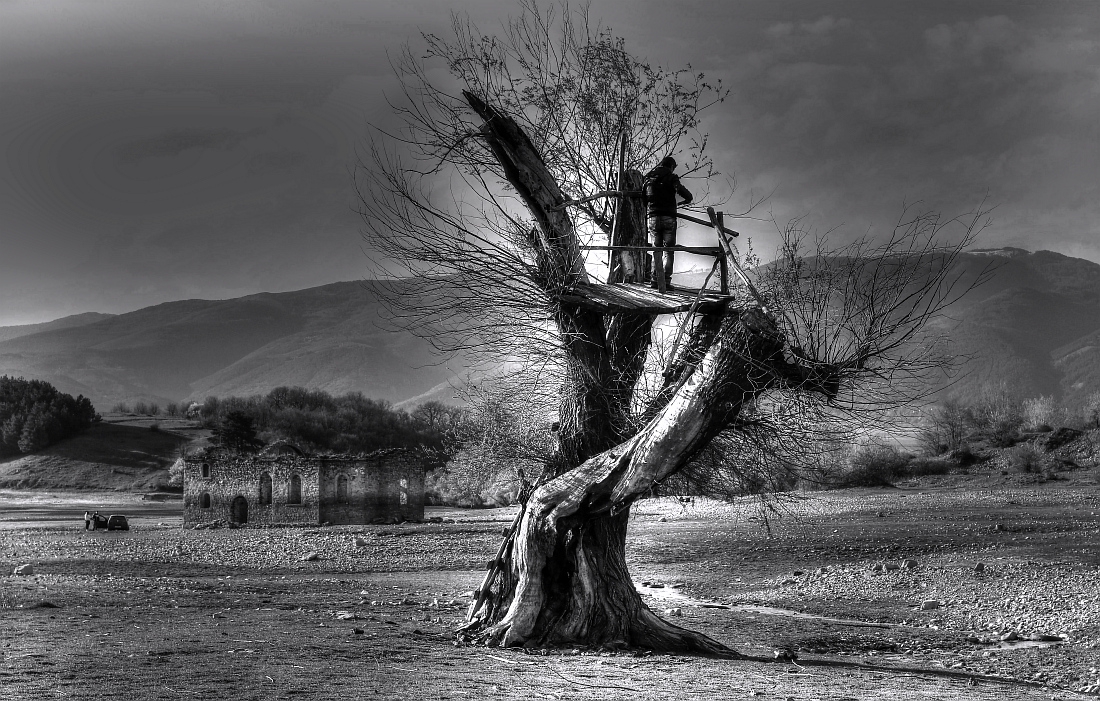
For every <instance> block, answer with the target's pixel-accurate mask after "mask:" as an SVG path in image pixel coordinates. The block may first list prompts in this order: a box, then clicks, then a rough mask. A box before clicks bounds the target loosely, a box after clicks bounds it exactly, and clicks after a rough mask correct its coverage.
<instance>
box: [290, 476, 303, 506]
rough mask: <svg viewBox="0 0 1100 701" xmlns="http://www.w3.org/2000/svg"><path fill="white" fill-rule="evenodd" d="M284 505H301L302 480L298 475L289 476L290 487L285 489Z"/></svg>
mask: <svg viewBox="0 0 1100 701" xmlns="http://www.w3.org/2000/svg"><path fill="white" fill-rule="evenodd" d="M286 503H288V504H301V503H302V478H301V477H299V476H298V475H291V476H290V485H289V488H288V489H287V495H286Z"/></svg>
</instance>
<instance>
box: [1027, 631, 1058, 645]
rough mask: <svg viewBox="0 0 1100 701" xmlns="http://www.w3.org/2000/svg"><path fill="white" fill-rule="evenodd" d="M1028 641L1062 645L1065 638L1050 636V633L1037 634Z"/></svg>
mask: <svg viewBox="0 0 1100 701" xmlns="http://www.w3.org/2000/svg"><path fill="white" fill-rule="evenodd" d="M1028 640H1033V641H1035V642H1037V643H1060V642H1063V640H1064V638H1062V636H1060V635H1050V634H1048V633H1036V634H1035V635H1032V636H1031V637H1030V638H1028Z"/></svg>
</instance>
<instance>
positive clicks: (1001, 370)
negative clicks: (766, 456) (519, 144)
mask: <svg viewBox="0 0 1100 701" xmlns="http://www.w3.org/2000/svg"><path fill="white" fill-rule="evenodd" d="M959 262H960V267H959V275H960V284H963V285H965V284H967V282H968V281H971V280H974V279H976V278H977V277H978V276H979V275H980V274H981V273H982V271H983V270H986V269H987V268H988V267H989V266H990V265H992V266H993V267H994V270H993V275H992V277H991V278H990V280H989V281H988V282H987V283H986V284H983V285H981V286H979V287H977V288H975V289H973V290H971V291H970V293H968V294H967V295H966V296H965V297H964V298H963V299H962V300H961V301H960V302H958V303H957V304H956V305H953V306H952V307H950V308H949V309H948V312H947V314H946V315H945V316H944V317H943V318H941V319H939V320H937V322H936V324H935V330H938V331H939V332H941V333H944V334H946V335H947V336H949V337H950V338H951V343H952V348H953V349H954V351H955V352H956V353H958V354H959V355H960V356H972V357H973V358H975V360H972V361H971V362H969V363H964V364H963V365H962V366H961V368H960V369H961V371H962V374H961V375H960V376H958V377H956V378H954V380H953V381H950V382H949V381H948V380H947V379H946V378H945V380H944V388H943V389H942V390H941V394H942V396H947V397H954V398H958V399H961V400H964V401H973V400H974V399H975V398H976V397H977V396H979V395H980V393H981V392H982V391H985V390H986V389H988V388H991V387H994V388H996V387H1007V388H1008V389H1009V390H1010V391H1011V392H1012V393H1013V394H1016V395H1018V397H1019V398H1024V397H1032V396H1039V395H1053V396H1055V397H1057V398H1059V399H1060V400H1062V401H1064V402H1066V403H1067V404H1069V405H1077V404H1080V403H1081V402H1083V401H1085V399H1086V398H1087V397H1088V395H1089V394H1090V393H1091V392H1096V391H1100V265H1097V264H1096V263H1092V262H1090V261H1086V260H1083V259H1079V258H1072V257H1070V256H1065V255H1063V254H1059V253H1054V252H1052V251H1036V252H1034V253H1031V252H1028V251H1025V250H1023V249H1018V248H1004V249H979V250H975V251H972V252H968V253H966V254H963V255H962V256H961V257H960V260H959ZM383 284H384V285H385V286H386V288H387V291H389V292H393V287H394V286H395V285H396V287H397V288H401V287H403V286H413V285H415V284H416V281H415V280H404V281H397V282H386V283H379V282H376V281H351V282H336V283H330V284H327V285H321V286H318V287H312V288H306V289H303V290H295V291H292V292H280V293H271V292H261V293H256V294H252V295H247V296H244V297H240V298H236V299H230V300H195V299H192V300H179V301H175V302H165V303H163V304H158V305H154V306H151V307H145V308H143V309H139V310H135V311H133V312H129V313H126V314H118V315H95V314H94V313H91V314H90V315H74V316H72V317H65V318H63V319H58V320H55V321H53V322H47V323H46V324H41V325H31V326H33V327H37V328H35V329H30V331H31V332H29V333H26V332H25V331H28V328H25V327H0V374H7V375H15V376H22V377H27V378H28V379H30V378H34V379H44V380H47V381H49V382H51V383H53V384H54V385H55V386H57V387H58V389H61V390H62V391H65V392H69V393H71V394H74V395H75V394H78V393H79V394H84V395H85V396H87V397H89V398H91V399H92V401H93V403H95V404H96V405H97V407H99V408H101V409H105V408H107V407H108V406H110V405H111V404H113V403H117V402H127V403H130V402H134V401H138V400H142V401H156V402H161V403H164V402H168V401H181V400H188V401H190V400H200V401H201V400H202V398H204V397H205V396H207V395H217V396H227V395H250V394H259V393H265V392H267V391H269V390H270V389H273V388H274V387H277V386H280V385H299V386H303V387H308V388H311V389H323V390H325V391H328V392H330V393H333V394H344V393H346V392H363V393H364V394H365V395H367V396H370V397H373V398H376V399H384V400H388V401H391V402H394V403H395V404H399V405H401V406H405V405H408V404H409V403H410V402H415V401H417V400H419V399H421V398H432V399H441V400H443V401H453V398H454V392H453V390H451V387H452V386H453V385H458V384H461V383H462V381H464V380H465V379H466V374H467V371H466V365H467V364H466V362H465V361H464V360H463V359H462V358H456V359H453V360H450V361H446V362H441V359H440V358H439V356H437V355H435V354H434V353H433V351H432V348H431V346H430V344H429V343H428V342H427V341H426V340H424V339H423V338H419V337H418V336H416V335H413V334H412V333H409V332H406V331H394V330H391V327H392V323H391V321H390V319H389V317H388V315H387V313H386V309H385V304H384V302H383V300H382V299H381V296H380V292H381V287H382V285H383ZM10 329H22V331H23V332H19V333H18V334H17V335H14V336H7V337H5V336H4V335H3V333H4V332H5V331H6V330H10ZM12 333H15V332H12Z"/></svg>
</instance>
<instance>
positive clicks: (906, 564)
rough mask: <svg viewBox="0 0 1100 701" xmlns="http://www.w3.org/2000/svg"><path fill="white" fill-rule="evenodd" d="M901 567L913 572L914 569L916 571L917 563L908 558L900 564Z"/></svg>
mask: <svg viewBox="0 0 1100 701" xmlns="http://www.w3.org/2000/svg"><path fill="white" fill-rule="evenodd" d="M901 567H902V569H905V570H915V569H917V561H916V560H913V559H911V558H910V559H908V560H905V561H903V562H902V563H901Z"/></svg>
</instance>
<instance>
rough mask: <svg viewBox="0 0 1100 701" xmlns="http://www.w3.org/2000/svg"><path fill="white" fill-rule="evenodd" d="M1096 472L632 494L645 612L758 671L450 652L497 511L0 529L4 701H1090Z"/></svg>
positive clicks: (1097, 542) (621, 658) (488, 550)
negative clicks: (680, 496)
mask: <svg viewBox="0 0 1100 701" xmlns="http://www.w3.org/2000/svg"><path fill="white" fill-rule="evenodd" d="M1095 477H1096V475H1095V474H1092V473H1087V474H1086V473H1079V474H1077V475H1076V476H1075V477H1074V479H1073V480H1071V481H1047V482H1044V483H1042V484H1011V483H1010V484H1004V483H1003V482H1002V483H1001V484H1000V485H993V486H988V485H985V486H982V487H976V486H974V485H973V484H969V486H968V483H966V482H965V481H964V483H962V484H958V483H957V484H944V483H943V482H942V478H940V479H941V481H939V482H929V483H922V484H914V485H910V486H908V487H906V488H902V489H892V490H874V491H871V490H858V491H852V490H846V491H836V492H821V493H816V494H811V495H809V496H808V498H801V499H796V500H790V501H786V502H783V503H780V504H777V505H774V508H764V509H762V508H761V507H760V505H759V504H758V503H757V502H755V501H752V500H745V501H744V502H741V503H737V504H732V505H725V504H717V503H714V502H706V501H702V500H697V501H696V503H695V504H689V505H681V504H680V503H679V502H677V501H675V500H653V501H647V502H643V503H641V504H639V505H637V506H636V507H635V509H634V521H633V524H632V528H631V533H630V541H629V545H628V547H629V553H628V554H629V557H630V560H631V567H632V572H633V574H634V575H635V578H636V581H637V583H638V586H639V590H640V591H641V592H642V593H643V595H644V596H645V597H646V600H647V601H648V602H649V603H650V605H651V606H652V607H653V608H655V609H658V610H661V611H664V612H665V615H666V616H670V617H672V618H673V619H674V620H675V621H676V622H677V623H679V624H682V625H685V626H687V627H690V628H693V629H697V630H701V631H703V632H706V633H707V634H708V635H711V636H712V637H715V638H717V639H719V640H721V641H723V642H725V643H726V644H728V645H730V646H731V647H733V648H735V649H737V650H739V651H740V652H742V653H745V654H747V655H749V656H750V660H748V661H727V660H702V659H698V658H685V657H676V656H662V655H640V656H636V653H631V652H625V653H624V652H616V653H612V652H608V651H599V650H572V649H570V650H553V651H546V652H547V656H545V657H544V656H541V655H535V656H532V655H529V654H524V653H520V652H516V651H510V650H487V649H485V648H456V647H454V646H453V645H452V642H453V641H452V639H451V631H452V630H453V629H454V627H455V626H456V625H457V624H458V623H459V621H460V620H461V618H462V615H463V612H464V609H465V606H466V604H467V602H468V601H469V598H468V596H467V594H468V592H469V590H470V589H472V588H473V587H474V586H476V583H477V582H478V581H479V578H480V575H481V570H482V568H483V566H484V564H485V560H486V559H487V558H488V557H490V556H491V555H492V553H493V552H495V550H496V547H497V545H498V544H499V539H500V537H501V531H502V529H503V528H504V527H505V526H506V525H507V524H508V523H509V522H510V520H511V516H512V512H511V511H510V510H508V509H490V510H483V511H460V510H439V511H434V512H433V513H432V515H436V516H440V517H443V518H444V519H445V522H444V523H434V524H428V523H426V524H404V525H401V526H364V527H339V528H280V529H239V530H238V529H235V530H224V529H218V530H203V531H190V530H182V529H181V528H180V527H179V519H178V517H164V516H159V517H158V516H153V515H150V516H148V517H137V518H134V519H132V520H131V525H132V530H131V531H130V532H128V533H102V532H98V533H84V532H81V531H80V530H79V528H80V525H81V524H80V523H79V522H76V523H72V524H67V523H66V524H59V523H56V522H49V521H44V522H40V523H26V524H23V525H19V524H12V523H8V524H7V525H6V526H5V527H4V528H0V572H3V573H10V572H12V571H13V570H14V568H15V567H16V566H18V565H24V564H30V565H31V567H32V569H33V572H34V574H32V575H26V576H11V575H9V576H0V620H2V621H3V625H2V626H0V627H2V629H3V630H4V633H3V634H2V636H0V652H2V653H3V664H2V665H0V698H6V697H5V696H4V694H5V693H9V694H11V693H14V694H15V695H14V696H10V698H32V697H43V696H47V695H48V696H50V697H62V698H63V697H66V696H76V695H82V693H83V692H86V691H88V690H89V688H95V689H96V690H97V697H98V698H108V699H109V698H127V699H143V698H175V697H184V696H190V695H194V694H198V695H205V696H209V697H211V698H228V697H230V696H233V697H237V698H257V699H260V698H262V699H270V698H299V699H300V698H310V699H313V698H317V699H320V698H346V697H347V694H348V693H351V692H355V693H358V694H361V695H366V696H369V697H381V698H440V699H443V698H483V697H486V698H532V697H534V698H622V697H627V696H629V697H632V698H654V699H657V698H662V699H665V698H668V696H669V695H670V694H676V696H677V697H678V698H685V697H687V698H708V697H709V698H716V697H718V696H721V697H731V695H732V697H733V698H749V697H757V696H759V697H765V698H780V699H786V698H792V699H795V698H797V699H814V698H820V699H833V698H836V699H875V698H925V697H927V698H952V699H964V698H965V699H971V698H973V699H1005V698H1014V699H1040V698H1042V699H1050V698H1056V699H1071V698H1088V697H1090V695H1092V694H1098V693H1100V669H1098V668H1100V487H1098V486H1097V485H1096V480H1095ZM959 479H960V481H962V480H963V478H959ZM968 479H969V478H968ZM930 484H931V485H932V486H929V485H930ZM158 524H159V525H158ZM979 563H980V564H981V567H979V566H978V565H979ZM53 606H56V607H58V608H53ZM411 680H415V681H411ZM410 684H416V685H417V686H415V687H414V690H410V688H411V687H410V686H409V685H410Z"/></svg>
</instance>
